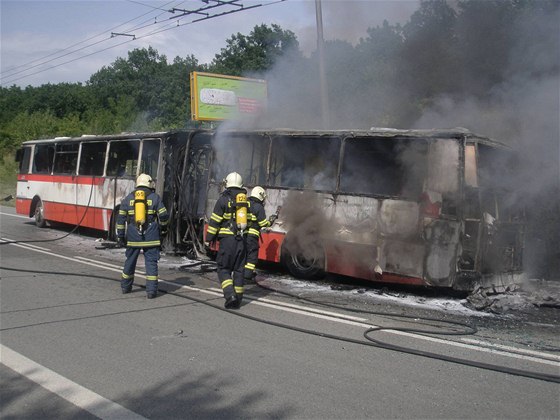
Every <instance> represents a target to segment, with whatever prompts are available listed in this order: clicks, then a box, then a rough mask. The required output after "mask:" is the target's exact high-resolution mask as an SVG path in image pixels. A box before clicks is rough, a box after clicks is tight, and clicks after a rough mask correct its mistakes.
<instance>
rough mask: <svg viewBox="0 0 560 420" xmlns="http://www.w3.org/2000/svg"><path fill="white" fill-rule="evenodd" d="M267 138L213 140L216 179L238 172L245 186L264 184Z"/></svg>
mask: <svg viewBox="0 0 560 420" xmlns="http://www.w3.org/2000/svg"><path fill="white" fill-rule="evenodd" d="M268 145H269V141H268V137H262V136H240V135H231V136H230V135H224V134H220V133H218V135H217V136H216V138H215V139H214V148H215V153H216V159H214V162H215V165H219V166H216V167H215V176H216V179H223V178H225V177H226V175H227V174H228V173H230V172H238V173H239V174H240V175H241V177H242V178H243V183H244V184H245V185H263V184H265V183H266V163H267V157H268Z"/></svg>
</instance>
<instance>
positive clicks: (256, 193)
mask: <svg viewBox="0 0 560 420" xmlns="http://www.w3.org/2000/svg"><path fill="white" fill-rule="evenodd" d="M251 197H254V198H256V199H258V200H260V201H262V202H264V200H265V199H266V191H265V190H264V188H263V187H259V186H256V187H254V188H253V189H252V190H251Z"/></svg>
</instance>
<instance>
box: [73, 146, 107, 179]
mask: <svg viewBox="0 0 560 420" xmlns="http://www.w3.org/2000/svg"><path fill="white" fill-rule="evenodd" d="M106 152H107V143H104V142H103V143H101V142H97V143H85V142H84V143H82V153H81V155H80V172H79V174H80V175H93V176H101V175H103V166H104V165H105V153H106Z"/></svg>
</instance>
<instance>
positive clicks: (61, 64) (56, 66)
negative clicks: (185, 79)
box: [0, 0, 287, 86]
mask: <svg viewBox="0 0 560 420" xmlns="http://www.w3.org/2000/svg"><path fill="white" fill-rule="evenodd" d="M284 1H287V0H277V1H274V2H271V3H266V4H259V5H254V6H248V7H244V8H242V9H238V10H232V11H228V12H223V13H218V14H215V15H212V16H207V17H204V18H199V19H195V20H193V21H190V22H186V23H182V24H181V23H179V20H180V19H181V16H174V17H170V18H169V19H174V20H177V24H171V25H170V24H168V23H167V24H166V25H167V26H170V27H169V28H165V29H160V30H155V31H153V32H150V33H148V34H145V35H139V36H135V37H134V39H128V40H126V41H124V42H121V43H118V44H115V45H112V46H109V47H107V48H103V49H101V50H98V51H94V52H92V53H89V54H85V55H82V56H80V57H77V58H74V59H72V60H68V61H64V62H62V63H59V64H56V65H53V66H50V67H47V68H45V69H41V70H38V71H36V72H33V73H29V74H25V75H22V76H20V77H16V78H14V79H10V80H7V81H5V82H1V83H0V86H5V85H9V84H12V83H14V82H16V81H19V80H22V79H26V78H28V77H30V76H34V75H37V74H40V73H43V72H45V71H48V70H52V69H55V68H58V67H61V66H64V65H66V64H69V63H72V62H74V61H78V60H81V59H83V58H87V57H90V56H92V55H95V54H99V53H101V52H104V51H107V50H110V49H112V48H116V47H119V46H121V45H124V44H126V43H129V42H133V41H135V40H138V39H143V38H147V37H150V36H153V35H156V34H159V33H162V32H166V31H168V30H171V29H175V28H178V27H181V26H186V25H190V24H193V23H197V22H200V21H204V20H208V19H213V18H216V17H221V16H224V15H228V14H231V13H237V12H241V11H246V10H250V9H253V8H256V7H266V6H271V5H274V4H277V3H281V2H284ZM162 23H165V22H164V21H160V22H154V23H151V24H150V25H145V26H144V27H141V28H136V29H134V28H133V29H130V30H129V31H128V32H130V31H132V30H139V29H144V28H146V27H149V26H153V25H155V24H162ZM110 39H112V38H111V37H109V38H107V39H104V40H103V41H107V40H110ZM103 41H99V42H96V44H97V43H100V42H103ZM88 47H89V46H85V47H82V48H80V49H78V50H76V51H74V52H79V51H82V50H84V49H86V48H88ZM69 54H70V53H68V54H65V55H69ZM61 57H62V56H61ZM61 57H58V58H61ZM58 58H56V59H58ZM56 59H53V60H49V61H48V62H50V61H54V60H56ZM43 64H44V63H43ZM33 67H37V66H33ZM23 71H26V70H23Z"/></svg>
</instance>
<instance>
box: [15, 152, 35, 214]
mask: <svg viewBox="0 0 560 420" xmlns="http://www.w3.org/2000/svg"><path fill="white" fill-rule="evenodd" d="M32 152H33V147H32V146H25V147H22V148H21V149H18V150H17V152H16V162H17V163H18V177H17V186H16V212H17V213H19V214H27V215H29V212H30V206H31V199H32V198H33V197H30V188H29V169H30V162H31V155H32Z"/></svg>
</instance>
